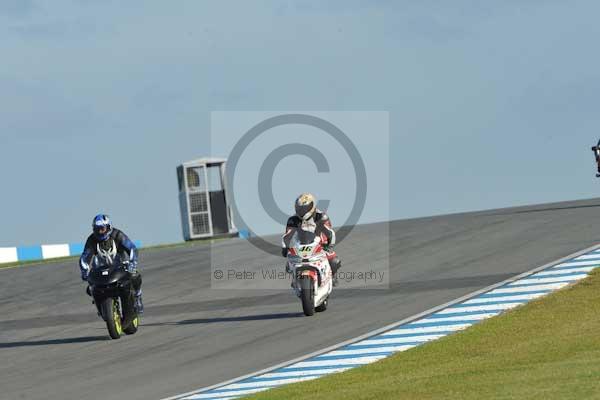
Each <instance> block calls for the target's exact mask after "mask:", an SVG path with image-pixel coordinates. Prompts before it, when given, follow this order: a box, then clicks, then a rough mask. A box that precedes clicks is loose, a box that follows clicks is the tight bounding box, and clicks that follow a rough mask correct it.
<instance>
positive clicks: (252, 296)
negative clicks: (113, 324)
mask: <svg viewBox="0 0 600 400" xmlns="http://www.w3.org/2000/svg"><path fill="white" fill-rule="evenodd" d="M599 216H600V199H592V200H585V201H577V202H568V203H557V204H546V205H540V206H533V207H521V208H511V209H502V210H494V211H485V212H478V213H469V214H455V215H448V216H440V217H431V218H421V219H413V220H403V221H395V222H392V223H390V224H389V232H390V259H391V271H390V272H391V278H390V280H391V284H390V288H389V290H339V291H336V292H334V297H333V298H332V300H331V302H330V306H329V309H328V310H327V312H325V313H321V314H317V315H315V317H311V318H307V317H304V316H303V315H302V313H301V306H300V302H299V301H298V300H297V299H296V298H294V297H293V296H292V294H291V292H290V291H286V292H277V291H256V290H226V291H225V290H210V257H209V247H208V245H205V244H201V245H196V246H193V247H178V248H172V249H162V250H160V249H156V250H147V251H145V252H143V253H142V256H141V257H142V258H141V260H142V261H141V268H142V272H143V278H144V286H143V287H144V300H145V305H146V314H145V316H144V318H143V320H142V326H141V328H140V331H139V332H138V333H137V334H136V335H135V336H133V337H124V338H122V339H120V340H116V341H111V340H109V339H108V334H107V331H106V327H105V325H104V323H103V321H102V320H101V319H99V318H98V317H97V316H96V313H95V308H94V306H93V305H91V302H90V298H89V297H88V296H86V295H85V293H84V285H83V283H82V282H81V281H80V279H79V273H78V269H77V266H76V263H74V262H73V261H69V262H62V263H54V264H47V265H38V266H29V267H23V268H12V269H6V270H0V360H1V363H0V399H11V400H14V399H48V398H60V399H65V400H67V399H97V398H103V399H121V398H126V399H129V400H135V399H144V400H148V399H160V398H162V397H167V396H171V395H176V394H179V393H183V392H188V391H191V390H194V389H197V388H200V387H203V386H208V385H212V384H215V383H219V382H221V381H224V380H228V379H231V378H235V377H237V376H240V375H243V374H247V373H250V372H253V371H256V370H259V369H262V368H266V367H269V366H271V365H274V364H278V363H281V362H283V361H287V360H290V359H292V358H295V357H299V356H302V355H304V354H307V353H310V352H312V351H315V350H318V349H321V348H324V347H327V346H330V345H333V344H335V343H338V342H341V341H343V340H345V339H349V338H352V337H355V336H358V335H361V334H363V333H365V332H368V331H371V330H373V329H376V328H379V327H381V326H384V325H386V324H390V323H392V322H395V321H398V320H400V319H403V318H406V317H409V316H411V315H414V314H416V313H419V312H421V311H424V310H426V309H428V308H431V307H433V306H436V305H438V304H441V303H444V302H447V301H450V300H452V299H455V298H457V297H459V296H461V295H464V294H467V293H470V292H472V291H475V290H477V289H480V288H483V287H485V286H488V285H490V284H493V283H496V282H499V281H502V280H504V279H507V278H509V277H511V276H513V275H516V274H518V273H521V272H524V271H527V270H529V269H532V268H534V267H537V266H540V265H542V264H544V263H547V262H550V261H553V260H555V259H558V258H560V257H563V256H566V255H568V254H570V253H572V252H574V251H577V250H580V249H583V248H585V247H588V246H591V245H593V244H595V243H598V242H600V224H599V223H598V222H599V221H600V218H599ZM375 228H379V229H380V228H381V225H379V226H373V225H365V226H361V227H358V228H357V231H356V233H357V235H355V236H354V239H352V240H347V241H344V242H343V243H342V244H341V245H340V246H339V247H338V248H337V249H338V252H339V253H340V256H341V257H342V260H343V262H344V265H346V266H349V265H351V264H353V263H358V264H361V263H366V262H368V259H369V257H372V256H373V255H376V254H377V253H378V249H377V248H373V246H369V245H368V244H369V241H368V239H369V235H370V234H371V233H372V232H373V230H374V229H375ZM131 234H132V235H134V234H135V233H134V232H131ZM219 248H220V249H221V250H224V251H227V253H228V254H234V255H235V254H237V253H239V257H240V259H243V257H248V258H252V257H254V258H259V257H263V253H261V252H260V251H259V250H257V249H254V248H252V247H250V246H248V244H247V243H246V242H245V241H243V240H231V241H227V242H221V243H220V244H219ZM265 262H270V263H273V264H280V265H282V266H283V259H282V258H281V257H275V256H273V257H272V258H270V259H268V260H265ZM282 268H283V267H282Z"/></svg>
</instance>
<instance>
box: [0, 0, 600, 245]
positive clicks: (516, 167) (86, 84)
mask: <svg viewBox="0 0 600 400" xmlns="http://www.w3.org/2000/svg"><path fill="white" fill-rule="evenodd" d="M599 13H600V4H598V3H597V2H594V1H570V2H560V1H545V2H540V1H504V2H477V1H454V2H444V1H419V2H405V1H372V2H359V1H333V2H319V1H301V2H290V1H273V2H265V1H247V2H246V1H238V2H228V1H219V2H216V1H215V2H200V1H171V2H165V1H144V2H141V1H139V2H125V3H124V2H119V1H104V2H94V1H89V0H79V1H35V0H3V1H1V2H0V51H1V53H0V54H1V62H0V171H1V172H0V177H1V179H2V209H3V210H4V211H5V212H4V215H3V218H2V222H3V228H4V229H2V230H0V246H11V245H26V244H37V243H63V242H78V241H82V240H83V238H84V236H85V235H87V234H88V232H89V229H90V221H91V218H92V216H93V215H94V214H95V213H96V212H98V211H100V210H102V211H105V212H107V213H109V214H111V216H112V217H113V220H114V221H115V224H116V225H118V226H120V227H122V228H123V229H125V230H126V231H127V232H128V233H130V235H131V236H133V237H134V238H136V239H140V240H142V241H143V242H145V243H164V242H174V241H178V240H180V239H181V232H180V222H179V208H178V202H177V184H176V174H175V167H176V165H177V164H179V163H180V162H182V161H186V160H188V159H193V158H197V157H200V156H204V155H208V154H209V153H211V144H210V115H211V114H210V113H211V111H216V110H221V111H238V110H244V111H245V110H247V111H270V110H296V111H297V110H325V111H327V110H339V111H388V112H389V118H390V120H389V123H390V145H389V155H390V170H389V176H390V187H389V205H390V207H389V214H390V217H391V218H407V217H414V216H423V215H432V214H441V213H448V212H457V211H467V210H474V209H485V208H493V207H502V206H511V205H520V204H528V203H537V202H546V201H556V200H567V199H576V198H586V197H595V196H597V193H598V190H599V188H600V186H599V185H600V182H599V181H597V180H596V179H595V178H594V164H593V161H592V154H591V151H590V150H589V147H590V146H591V145H592V144H594V143H595V142H596V141H597V139H598V137H599V136H600V121H599V118H600V117H599V116H598V115H599V114H598V104H600V54H598V51H597V47H598V44H597V38H598V37H600V25H599V24H598V23H597V15H598V14H599ZM364 151H365V152H367V153H368V154H371V153H369V152H374V151H375V152H377V151H380V149H373V147H366V148H365V149H364ZM306 162H308V161H306ZM315 174H316V173H315ZM276 176H279V175H276ZM331 185H334V186H333V187H334V188H335V187H336V186H335V185H336V182H335V181H333V182H331ZM339 193H340V195H341V196H347V193H346V192H345V186H340V187H339ZM333 200H335V199H332V201H333ZM246 206H247V207H248V208H252V207H254V206H253V205H252V204H247V205H246ZM256 207H259V205H258V204H256ZM285 207H286V205H284V204H282V205H281V208H285ZM288 208H291V205H289V206H288ZM366 219H367V220H368V218H366ZM334 222H335V221H334ZM256 229H257V230H259V231H260V230H261V229H262V230H263V231H264V232H263V233H266V232H271V231H272V225H271V224H268V223H265V224H264V225H262V226H258V227H257V228H256Z"/></svg>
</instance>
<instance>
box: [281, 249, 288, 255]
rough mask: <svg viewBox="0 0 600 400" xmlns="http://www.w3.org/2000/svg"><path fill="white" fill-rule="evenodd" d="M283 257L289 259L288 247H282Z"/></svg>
mask: <svg viewBox="0 0 600 400" xmlns="http://www.w3.org/2000/svg"><path fill="white" fill-rule="evenodd" d="M281 255H282V256H283V257H287V255H288V249H287V247H282V248H281Z"/></svg>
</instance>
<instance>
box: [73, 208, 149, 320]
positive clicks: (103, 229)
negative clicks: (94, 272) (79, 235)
mask: <svg viewBox="0 0 600 400" xmlns="http://www.w3.org/2000/svg"><path fill="white" fill-rule="evenodd" d="M92 228H93V232H92V234H91V235H90V236H89V237H88V238H87V241H86V242H85V247H84V249H83V253H82V254H81V257H80V258H79V269H80V271H81V279H82V280H84V281H87V278H88V274H89V271H90V267H91V265H90V263H92V260H93V258H94V256H95V255H96V254H97V253H98V249H99V248H100V247H112V246H107V243H111V242H114V244H115V245H116V249H117V254H118V255H119V256H120V257H121V259H122V260H127V261H129V263H128V264H127V270H128V271H129V273H131V279H132V283H133V288H134V289H135V299H136V308H137V311H138V313H143V312H144V304H143V303H142V275H141V274H140V273H139V272H138V270H137V264H138V251H137V247H136V246H135V244H133V242H132V241H131V240H130V239H129V238H128V237H127V235H126V234H125V233H123V232H122V231H120V230H119V229H116V228H113V227H112V225H111V223H110V219H109V217H108V215H105V214H98V215H96V216H95V217H94V220H93V221H92ZM111 244H112V243H111Z"/></svg>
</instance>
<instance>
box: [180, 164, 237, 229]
mask: <svg viewBox="0 0 600 400" xmlns="http://www.w3.org/2000/svg"><path fill="white" fill-rule="evenodd" d="M226 162H227V160H226V159H224V158H200V159H197V160H192V161H187V162H184V163H183V164H181V165H179V166H178V167H177V181H178V184H179V207H180V210H181V227H182V229H183V238H184V239H185V240H194V239H202V238H209V237H218V236H233V235H236V234H237V229H236V227H235V225H234V223H233V218H232V215H231V208H230V206H229V201H228V196H227V189H226V188H227V182H226V179H225V164H226Z"/></svg>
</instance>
